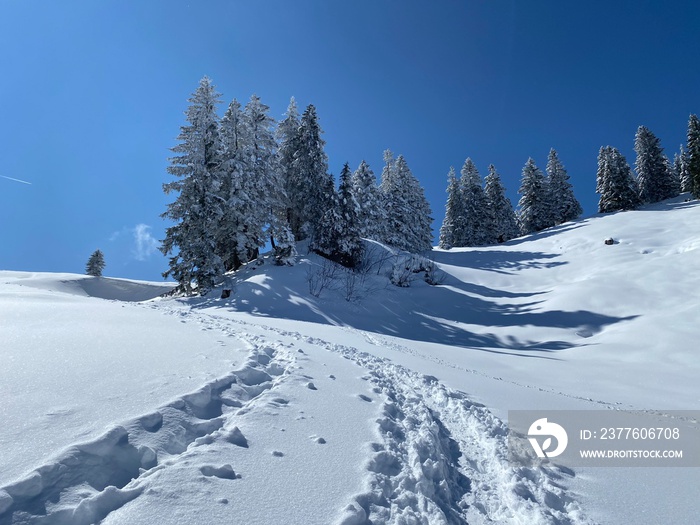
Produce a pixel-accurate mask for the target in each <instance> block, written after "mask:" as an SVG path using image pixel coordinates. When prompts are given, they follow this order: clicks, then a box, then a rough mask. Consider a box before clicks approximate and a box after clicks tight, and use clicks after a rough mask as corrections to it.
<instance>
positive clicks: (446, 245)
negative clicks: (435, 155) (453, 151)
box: [438, 167, 464, 250]
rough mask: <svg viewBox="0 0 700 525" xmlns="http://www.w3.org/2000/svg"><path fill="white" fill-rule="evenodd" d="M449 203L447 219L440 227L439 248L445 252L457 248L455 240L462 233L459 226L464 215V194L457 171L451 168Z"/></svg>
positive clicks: (448, 190) (448, 185) (448, 182)
mask: <svg viewBox="0 0 700 525" xmlns="http://www.w3.org/2000/svg"><path fill="white" fill-rule="evenodd" d="M446 192H447V203H446V204H445V218H444V219H443V221H442V226H441V227H440V240H439V244H438V245H439V246H440V248H442V249H444V250H449V249H450V248H453V247H454V246H456V244H455V240H456V238H457V235H458V234H459V233H460V232H458V231H457V228H458V225H459V223H460V221H461V220H462V217H463V215H464V206H463V205H462V192H461V190H460V187H459V181H458V180H457V174H456V173H455V169H454V168H453V167H450V171H449V172H448V174H447V190H446Z"/></svg>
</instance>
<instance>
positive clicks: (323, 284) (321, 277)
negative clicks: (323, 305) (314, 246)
mask: <svg viewBox="0 0 700 525" xmlns="http://www.w3.org/2000/svg"><path fill="white" fill-rule="evenodd" d="M340 268H341V266H340V265H338V264H336V263H334V262H333V261H329V260H328V259H322V260H321V264H319V265H316V266H313V267H311V268H309V269H308V270H307V271H306V282H307V283H308V285H309V293H310V294H311V295H313V296H314V297H319V296H320V295H321V292H322V291H323V290H325V289H326V288H333V287H334V286H335V285H336V279H337V277H338V273H339V272H340Z"/></svg>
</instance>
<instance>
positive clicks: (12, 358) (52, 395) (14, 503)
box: [0, 196, 700, 525]
mask: <svg viewBox="0 0 700 525" xmlns="http://www.w3.org/2000/svg"><path fill="white" fill-rule="evenodd" d="M685 197H686V196H682V197H680V198H678V199H674V200H671V201H666V202H662V203H658V204H655V205H652V206H649V207H646V208H644V209H641V210H638V211H631V212H621V213H615V214H609V215H603V216H595V217H591V218H588V219H584V220H580V221H576V222H571V223H566V224H564V225H561V226H559V227H556V228H552V229H549V230H545V231H543V232H539V233H537V234H533V235H530V236H527V237H525V238H521V239H515V240H512V241H510V242H508V243H505V244H501V245H497V246H491V247H485V248H478V249H469V248H460V249H453V250H450V251H442V250H435V251H434V252H433V254H432V256H433V258H434V260H435V261H436V262H437V264H438V266H439V267H440V268H441V270H442V271H443V272H444V273H445V275H444V280H443V283H442V284H441V285H439V286H429V285H428V284H426V283H425V282H424V281H423V278H422V275H421V274H415V277H416V280H415V281H413V282H411V286H410V287H408V288H399V287H396V286H392V285H390V284H389V279H388V277H387V273H389V272H390V271H391V266H392V264H393V262H394V261H393V258H392V256H391V254H389V253H388V252H386V253H385V255H382V252H381V250H380V249H377V250H374V252H373V257H375V258H376V259H377V261H378V262H377V264H375V265H374V266H373V267H372V268H371V270H370V271H368V272H367V274H366V275H363V276H362V278H361V279H360V280H359V281H358V282H356V283H355V285H356V287H357V290H356V292H357V293H355V294H354V295H352V296H350V299H351V300H350V301H348V300H346V298H347V297H348V294H347V285H346V283H347V279H348V278H349V274H347V273H340V274H339V275H338V276H336V277H337V280H336V286H335V288H333V287H332V286H331V287H329V288H326V289H324V290H322V291H321V293H320V295H319V297H315V296H313V295H311V294H310V293H309V286H308V283H307V277H308V275H309V272H314V271H318V269H319V268H321V267H322V264H321V260H320V259H319V258H318V257H316V256H314V255H305V254H303V253H304V252H303V251H302V252H301V253H302V255H300V257H299V260H298V263H297V264H296V265H295V266H294V267H277V266H274V265H272V264H269V262H268V263H267V264H263V265H260V264H258V263H250V264H248V265H246V266H245V267H244V268H242V269H241V270H240V271H239V272H237V273H236V274H234V275H232V276H231V277H230V278H229V279H228V282H227V283H225V285H224V286H225V287H226V288H230V289H232V290H233V293H232V295H231V297H230V298H228V299H220V298H219V297H220V290H214V291H212V292H211V293H210V294H209V295H208V296H207V297H204V298H190V299H172V298H156V296H158V295H159V294H160V293H163V291H167V285H165V288H164V289H162V288H159V287H157V286H156V284H155V283H138V282H133V281H124V280H111V279H107V278H100V279H99V280H98V279H92V280H88V279H86V278H85V276H77V275H70V274H30V273H22V272H0V319H2V324H0V341H2V346H1V347H0V362H1V363H2V365H3V366H2V367H0V396H2V397H1V399H3V403H2V405H0V407H1V408H0V417H1V418H2V421H3V425H2V426H1V427H0V449H1V450H2V454H0V523H2V524H4V523H35V522H36V523H71V524H81V523H86V524H87V523H94V522H96V521H100V522H101V523H104V524H109V525H118V524H122V523H129V524H131V523H153V522H157V523H166V524H167V523H218V522H240V523H247V524H254V523H260V524H263V523H268V524H269V523H305V524H306V523H319V524H321V523H335V524H343V525H350V524H366V523H370V522H371V523H375V524H379V523H382V524H384V523H386V524H388V523H430V524H438V523H450V524H453V523H470V524H478V523H502V524H511V523H527V524H540V523H542V524H544V523H557V524H564V523H572V524H573V523H582V524H583V523H586V524H587V523H613V524H617V523H619V524H623V523H638V524H656V523H661V522H671V523H693V522H694V521H695V520H696V512H695V509H694V504H693V503H691V502H693V501H694V500H695V499H696V491H697V486H698V482H700V472H698V470H697V469H692V468H675V469H660V468H636V469H621V468H615V469H612V468H587V469H581V468H576V469H571V468H569V467H567V466H566V465H558V466H557V465H547V464H545V465H541V466H538V467H531V468H525V467H513V466H512V465H510V464H509V463H508V461H507V450H506V448H505V447H506V435H507V418H508V410H514V409H543V410H544V409H547V410H554V409H577V410H587V409H601V408H602V409H611V410H632V409H635V410H644V411H648V412H653V411H656V412H662V413H663V412H664V411H668V410H680V409H697V406H698V402H700V386H699V385H698V382H697V377H698V374H699V373H700V355H698V354H697V351H696V344H695V341H696V340H697V338H698V335H699V330H700V329H698V327H697V299H696V295H695V293H694V291H695V290H697V289H699V288H700V257H698V255H699V254H700V251H698V250H699V249H700V230H698V226H697V225H698V224H700V206H699V205H698V203H697V202H684V198H685ZM609 237H612V238H613V239H614V244H613V245H606V244H605V243H604V240H605V239H606V238H609ZM377 246H378V245H377ZM375 247H376V246H375ZM267 260H268V261H269V259H267ZM159 286H164V285H162V284H161V285H159ZM117 299H118V300H117ZM125 301H132V302H125ZM138 301H141V302H138ZM42 517H43V518H42Z"/></svg>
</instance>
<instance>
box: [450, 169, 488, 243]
mask: <svg viewBox="0 0 700 525" xmlns="http://www.w3.org/2000/svg"><path fill="white" fill-rule="evenodd" d="M460 173H461V177H460V179H459V186H460V191H461V194H462V207H463V217H462V220H461V224H459V226H458V229H457V235H456V237H455V242H456V243H458V244H456V246H483V245H484V244H488V233H487V231H486V229H485V224H486V197H485V196H484V189H483V187H482V185H481V175H480V174H479V170H478V169H477V168H476V165H475V164H474V162H472V159H470V158H467V160H466V161H465V162H464V166H462V170H461V172H460Z"/></svg>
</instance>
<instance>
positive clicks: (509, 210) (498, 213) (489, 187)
mask: <svg viewBox="0 0 700 525" xmlns="http://www.w3.org/2000/svg"><path fill="white" fill-rule="evenodd" d="M484 183H485V186H484V196H485V197H486V223H485V224H486V231H487V233H488V240H489V244H494V243H500V242H506V241H508V240H510V239H513V238H515V237H517V236H518V235H519V234H520V230H519V228H518V222H517V219H516V216H515V211H514V210H513V204H511V202H510V199H508V197H506V189H505V188H504V187H503V183H502V182H501V177H500V176H499V175H498V172H497V171H496V168H495V166H494V165H493V164H491V165H489V174H488V175H487V176H486V178H485V179H484Z"/></svg>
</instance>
